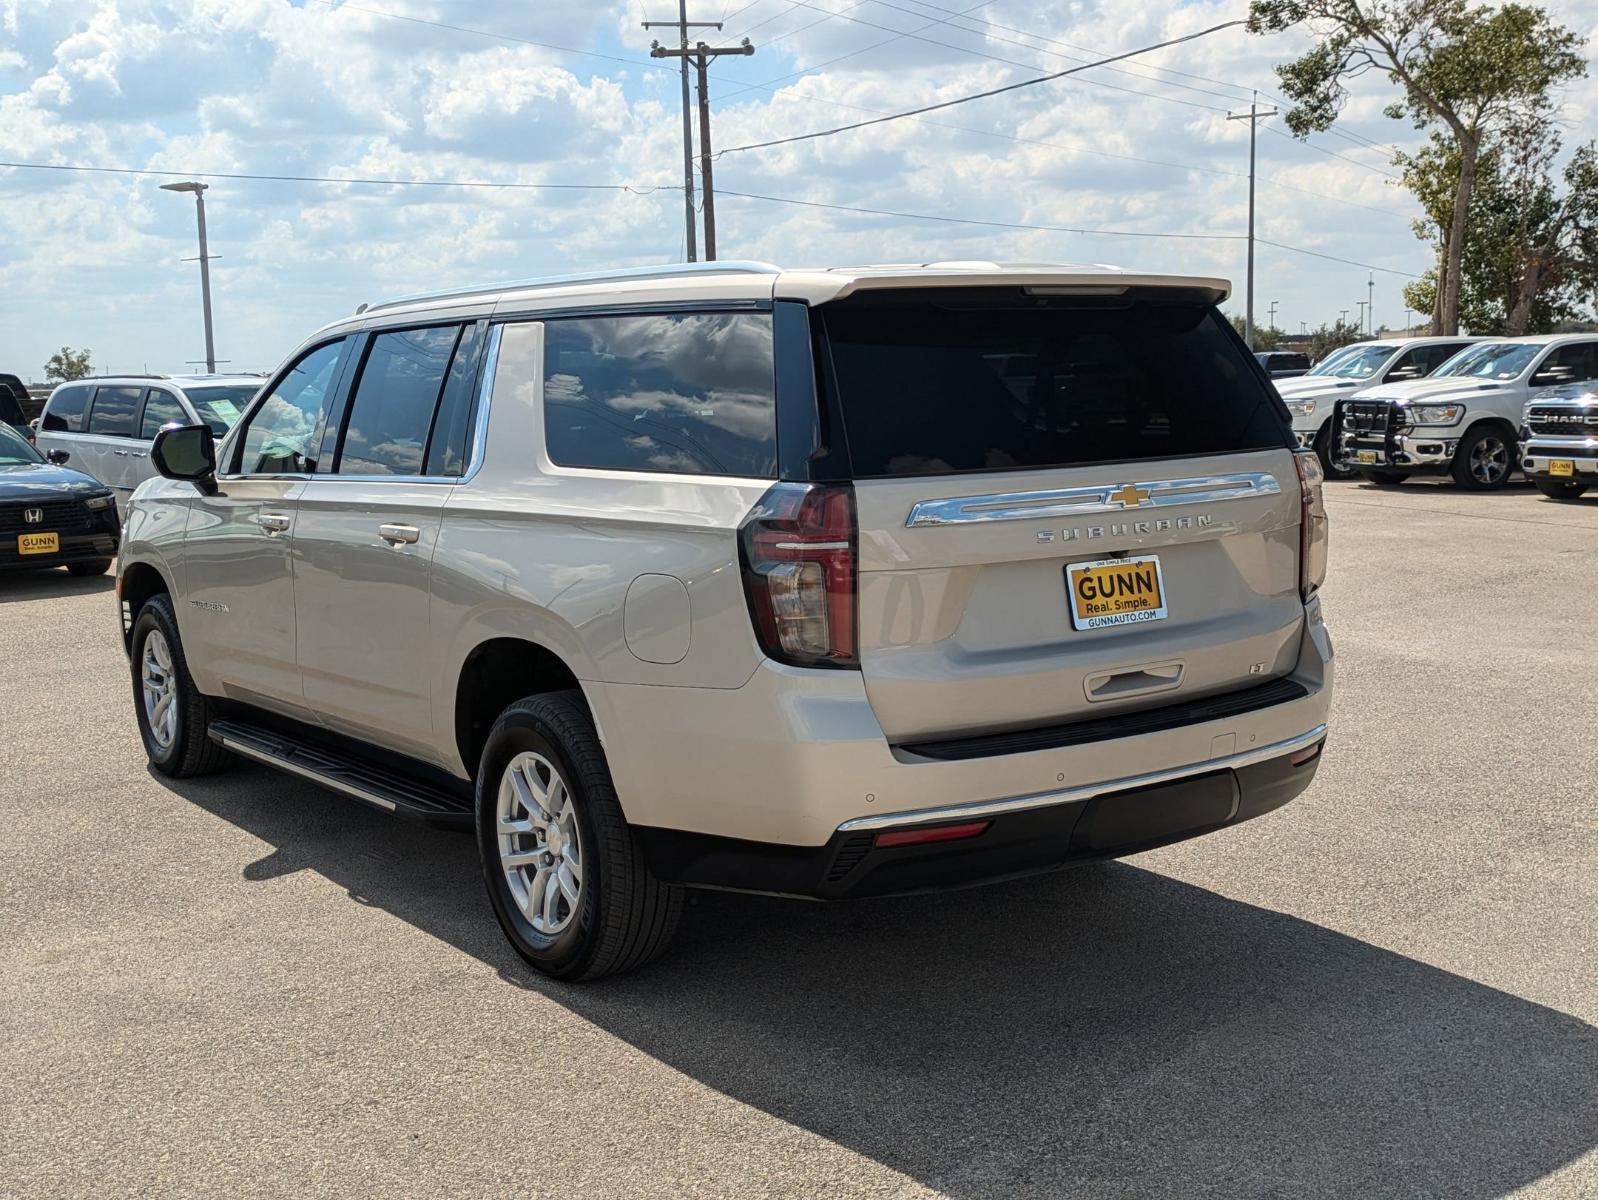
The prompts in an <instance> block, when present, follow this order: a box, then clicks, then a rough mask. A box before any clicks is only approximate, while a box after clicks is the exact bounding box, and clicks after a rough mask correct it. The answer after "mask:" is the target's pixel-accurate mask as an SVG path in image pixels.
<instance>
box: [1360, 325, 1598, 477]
mask: <svg viewBox="0 0 1598 1200" xmlns="http://www.w3.org/2000/svg"><path fill="white" fill-rule="evenodd" d="M1589 379H1598V334H1591V333H1569V334H1552V335H1547V336H1542V337H1523V338H1502V339H1495V340H1492V341H1484V342H1480V343H1478V344H1477V345H1474V346H1471V347H1469V348H1468V349H1466V350H1464V351H1462V352H1461V353H1459V354H1456V355H1455V356H1454V357H1453V358H1451V359H1449V360H1448V361H1447V362H1446V363H1444V364H1443V365H1442V366H1441V367H1439V368H1438V369H1437V371H1436V372H1435V373H1434V374H1433V375H1432V376H1431V377H1430V378H1428V379H1418V380H1415V381H1413V382H1410V383H1393V384H1384V385H1383V386H1381V387H1375V388H1371V389H1370V390H1369V391H1366V392H1361V393H1360V394H1358V395H1356V396H1354V397H1353V398H1352V399H1349V400H1340V401H1338V402H1337V408H1336V412H1337V414H1338V415H1337V416H1336V417H1335V419H1336V420H1337V422H1338V424H1337V425H1336V426H1335V428H1336V430H1337V442H1338V445H1337V453H1336V458H1337V461H1338V462H1339V464H1341V465H1343V466H1345V467H1350V468H1352V469H1354V470H1356V471H1358V472H1359V473H1360V474H1361V475H1363V476H1364V477H1365V478H1366V479H1368V480H1370V481H1371V482H1372V483H1377V484H1383V485H1393V484H1400V483H1403V482H1404V480H1406V479H1407V478H1409V476H1411V475H1417V474H1444V473H1446V474H1449V475H1452V476H1453V478H1454V482H1455V483H1457V484H1459V486H1460V487H1463V488H1470V489H1472V490H1474V491H1488V490H1492V489H1496V488H1501V487H1503V486H1504V484H1506V483H1507V482H1509V477H1510V476H1511V475H1512V474H1513V473H1514V471H1515V468H1516V467H1517V466H1518V465H1519V453H1518V449H1517V435H1518V432H1519V430H1520V426H1521V422H1522V420H1523V419H1524V416H1525V410H1526V405H1527V404H1528V403H1529V402H1531V401H1534V400H1537V399H1539V398H1541V397H1543V396H1545V395H1547V394H1548V392H1549V390H1550V389H1552V388H1556V387H1559V386H1561V385H1563V384H1571V383H1581V382H1583V381H1585V380H1589Z"/></svg>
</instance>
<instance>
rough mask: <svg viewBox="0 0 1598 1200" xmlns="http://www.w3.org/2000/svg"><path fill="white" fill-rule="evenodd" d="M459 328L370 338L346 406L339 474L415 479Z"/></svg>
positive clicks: (439, 328)
mask: <svg viewBox="0 0 1598 1200" xmlns="http://www.w3.org/2000/svg"><path fill="white" fill-rule="evenodd" d="M460 332H461V330H460V326H459V325H436V326H433V327H432V328H429V329H402V330H397V331H395V332H392V333H380V334H378V335H377V336H376V337H375V338H373V339H372V348H371V350H370V351H369V352H368V353H367V356H366V366H365V367H364V368H363V369H362V371H361V379H360V382H359V383H358V384H357V385H356V388H355V398H354V400H353V401H351V403H350V413H349V419H348V421H347V422H346V424H345V429H344V445H343V448H342V449H341V450H340V451H339V458H338V473H339V474H340V475H420V474H421V473H422V464H423V460H424V458H425V456H426V454H427V434H428V431H429V430H430V429H431V428H432V426H433V412H434V410H435V409H436V408H437V407H438V397H439V394H440V393H441V392H442V391H443V389H444V376H445V373H446V372H447V371H448V369H449V360H450V355H451V354H452V353H453V352H454V349H455V342H456V341H457V339H458V338H459V337H460Z"/></svg>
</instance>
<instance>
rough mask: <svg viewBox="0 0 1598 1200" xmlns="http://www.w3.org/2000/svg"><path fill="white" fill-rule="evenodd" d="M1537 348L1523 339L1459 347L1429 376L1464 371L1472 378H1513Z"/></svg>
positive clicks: (1528, 364) (1463, 372)
mask: <svg viewBox="0 0 1598 1200" xmlns="http://www.w3.org/2000/svg"><path fill="white" fill-rule="evenodd" d="M1541 349H1542V347H1541V346H1538V345H1534V344H1530V343H1527V342H1483V343H1482V344H1481V345H1479V346H1471V347H1470V348H1469V349H1467V350H1461V351H1460V352H1459V353H1458V354H1456V355H1454V357H1453V358H1451V359H1449V360H1448V361H1447V362H1445V363H1444V364H1443V365H1442V366H1440V367H1438V368H1437V370H1435V371H1433V372H1432V378H1434V379H1436V378H1441V377H1442V376H1444V375H1468V376H1472V377H1474V378H1476V379H1513V378H1515V376H1517V375H1519V374H1520V373H1521V372H1522V371H1524V370H1525V369H1526V368H1527V367H1528V366H1530V365H1531V360H1532V359H1534V358H1536V357H1537V354H1538V352H1539V351H1540V350H1541Z"/></svg>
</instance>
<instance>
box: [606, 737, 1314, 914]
mask: <svg viewBox="0 0 1598 1200" xmlns="http://www.w3.org/2000/svg"><path fill="white" fill-rule="evenodd" d="M1324 738H1325V727H1324V726H1321V727H1319V728H1317V729H1315V730H1312V731H1310V733H1308V734H1307V735H1305V736H1304V737H1303V738H1301V739H1295V742H1296V743H1298V745H1297V748H1296V749H1295V750H1293V751H1287V752H1284V753H1281V754H1272V755H1271V756H1270V757H1267V758H1265V759H1263V760H1261V761H1251V762H1248V763H1246V764H1244V765H1239V766H1236V767H1226V766H1221V767H1220V769H1212V770H1206V771H1202V772H1201V773H1199V774H1195V775H1183V776H1180V777H1178V778H1174V779H1168V780H1164V781H1157V782H1152V783H1143V784H1139V785H1135V786H1132V787H1115V786H1113V785H1112V786H1110V787H1107V788H1106V789H1105V790H1103V791H1101V792H1098V793H1097V794H1090V795H1078V796H1076V797H1075V798H1061V797H1062V796H1066V795H1069V793H1061V794H1058V795H1046V796H1042V797H1036V798H1033V799H1035V800H1037V801H1039V802H1038V803H1036V804H1032V805H1028V806H1026V807H1017V806H1015V804H1014V802H998V803H996V804H994V805H992V806H983V805H970V806H964V807H963V808H962V810H961V811H960V812H957V813H952V814H950V813H940V814H937V819H936V822H928V823H926V824H925V825H923V826H910V825H905V824H900V823H899V820H900V819H896V818H893V817H886V818H881V819H882V820H884V821H885V823H887V824H889V825H893V826H895V827H896V828H900V829H902V828H907V827H916V828H925V829H928V830H933V829H937V828H939V827H940V826H941V827H949V826H951V825H952V824H953V823H954V819H956V818H957V819H958V820H959V821H960V823H961V824H966V823H970V822H971V821H972V819H973V817H976V816H982V814H984V813H986V814H988V815H985V816H982V819H983V820H986V821H987V824H986V826H985V827H983V828H982V830H981V832H980V833H978V834H976V835H975V836H972V837H966V838H962V839H961V840H959V841H942V842H930V843H925V844H920V845H900V846H880V845H878V844H877V838H878V837H879V836H880V834H881V833H882V832H883V831H882V830H878V829H875V828H861V827H859V826H860V824H861V822H847V823H846V824H845V826H844V827H843V828H842V829H839V830H838V831H837V832H836V833H834V834H833V835H832V837H831V838H829V839H828V840H827V842H826V844H825V845H822V846H785V845H773V844H771V843H762V842H753V841H744V840H739V839H735V838H724V837H715V836H713V835H709V834H701V833H686V832H683V831H680V830H673V829H658V828H647V827H640V828H638V829H637V833H638V837H639V842H640V844H641V846H642V847H643V851H644V855H645V858H646V859H647V860H648V862H649V865H650V869H651V870H652V871H653V872H654V873H655V875H656V876H657V877H659V878H661V879H665V880H668V881H670V882H673V883H681V884H686V885H689V886H696V887H714V888H731V889H734V890H737V891H756V892H767V893H771V894H775V895H784V896H801V897H806V898H810V899H817V900H845V899H856V898H862V897H867V896H888V895H898V894H903V893H906V892H919V891H937V890H942V889H945V888H955V887H966V886H969V885H972V884H979V883H992V882H997V881H999V880H1003V879H1013V878H1016V877H1018V876H1023V875H1033V874H1038V873H1040V872H1044V871H1053V870H1058V869H1060V868H1062V867H1069V866H1075V865H1077V864H1080V863H1084V862H1093V861H1095V860H1098V859H1104V858H1116V857H1119V856H1121V855H1125V854H1134V853H1137V852H1138V851H1142V850H1151V849H1153V848H1154V847H1156V846H1164V845H1169V844H1170V843H1172V842H1178V841H1182V840H1185V839H1187V838H1191V837H1198V836H1200V835H1201V834H1205V833H1213V832H1215V831H1216V830H1219V829H1224V828H1227V827H1228V826H1232V825H1238V824H1241V823H1242V822H1244V821H1247V820H1250V819H1252V818H1254V817H1258V816H1263V815H1264V814H1265V813H1268V812H1271V811H1272V810H1274V809H1277V808H1280V807H1281V806H1282V805H1284V804H1286V803H1287V802H1288V801H1289V800H1291V799H1293V797H1295V796H1297V795H1298V794H1299V793H1300V792H1302V791H1303V790H1304V789H1305V788H1306V787H1308V786H1309V785H1310V782H1311V781H1312V780H1313V779H1314V778H1315V771H1316V768H1317V766H1318V765H1319V763H1320V748H1321V743H1322V740H1323V739H1324ZM1217 765H1218V766H1219V764H1217ZM1080 790H1081V791H1091V790H1092V789H1080ZM877 819H878V818H868V819H865V820H867V821H874V820H877Z"/></svg>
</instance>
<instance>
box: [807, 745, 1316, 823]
mask: <svg viewBox="0 0 1598 1200" xmlns="http://www.w3.org/2000/svg"><path fill="white" fill-rule="evenodd" d="M1325 736H1326V726H1325V724H1324V723H1323V724H1320V725H1317V726H1315V728H1313V729H1311V730H1310V731H1309V732H1308V733H1301V734H1299V735H1298V736H1297V737H1294V738H1288V739H1287V740H1286V741H1284V742H1273V743H1271V744H1270V745H1269V746H1260V747H1259V748H1257V749H1254V750H1245V751H1244V752H1243V753H1241V754H1233V755H1230V756H1229V757H1227V758H1210V759H1205V760H1204V761H1203V762H1196V763H1188V764H1187V765H1186V766H1181V767H1171V768H1169V769H1167V770H1164V771H1151V772H1149V773H1148V774H1147V775H1128V776H1126V777H1124V778H1122V779H1107V780H1105V781H1104V782H1103V783H1090V784H1086V785H1084V786H1082V787H1074V788H1064V789H1062V790H1061V791H1057V792H1038V793H1037V794H1036V795H1032V796H1012V797H1009V798H1008V799H1004V800H978V801H974V802H972V803H970V804H951V805H947V806H945V807H943V808H916V809H911V810H910V811H909V812H897V813H883V814H881V815H880V816H870V817H855V818H854V819H853V820H851V821H845V822H844V823H843V824H842V825H840V826H838V832H839V833H854V832H855V831H857V830H861V829H897V828H898V827H899V826H901V825H925V824H927V823H929V822H932V821H963V820H967V819H975V818H981V817H999V816H1003V815H1005V814H1006V813H1013V812H1026V811H1027V810H1028V809H1033V808H1049V807H1051V806H1053V805H1056V804H1073V803H1075V802H1077V801H1079V800H1091V799H1093V797H1095V796H1102V795H1104V794H1105V793H1106V792H1123V791H1129V790H1131V789H1133V788H1144V787H1154V786H1156V785H1158V784H1162V783H1170V782H1172V781H1173V780H1177V779H1186V778H1188V777H1189V776H1190V775H1205V774H1208V773H1209V772H1211V771H1223V770H1236V769H1238V768H1239V767H1251V766H1253V765H1254V764H1255V763H1261V762H1265V761H1266V760H1267V759H1272V758H1280V757H1281V756H1282V755H1284V754H1292V753H1293V752H1294V751H1295V750H1304V749H1307V748H1308V747H1310V746H1313V745H1314V744H1315V743H1316V742H1318V741H1320V740H1321V739H1322V738H1324V737H1325Z"/></svg>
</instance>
